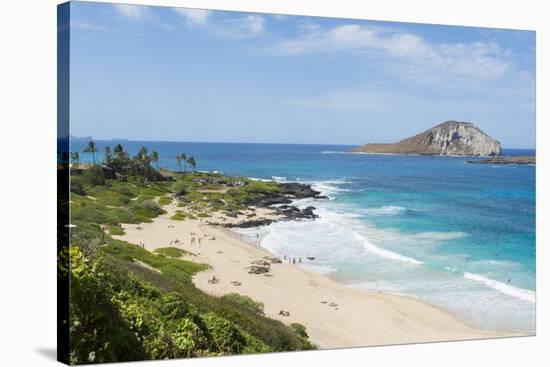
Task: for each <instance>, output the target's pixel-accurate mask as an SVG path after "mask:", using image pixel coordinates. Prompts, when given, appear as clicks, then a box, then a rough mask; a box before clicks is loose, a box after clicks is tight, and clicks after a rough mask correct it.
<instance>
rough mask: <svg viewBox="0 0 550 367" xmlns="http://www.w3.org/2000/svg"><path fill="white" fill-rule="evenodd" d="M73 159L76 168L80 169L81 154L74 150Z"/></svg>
mask: <svg viewBox="0 0 550 367" xmlns="http://www.w3.org/2000/svg"><path fill="white" fill-rule="evenodd" d="M71 161H73V164H75V167H74V168H75V169H78V166H80V154H79V153H78V152H72V153H71Z"/></svg>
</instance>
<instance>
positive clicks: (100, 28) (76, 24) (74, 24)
mask: <svg viewBox="0 0 550 367" xmlns="http://www.w3.org/2000/svg"><path fill="white" fill-rule="evenodd" d="M71 27H72V28H76V29H80V30H83V31H106V30H107V28H105V27H103V26H101V25H96V24H90V23H85V22H77V21H76V20H71Z"/></svg>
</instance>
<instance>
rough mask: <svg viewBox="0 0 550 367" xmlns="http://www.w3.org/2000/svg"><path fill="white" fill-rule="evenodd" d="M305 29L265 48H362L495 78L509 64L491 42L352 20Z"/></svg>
mask: <svg viewBox="0 0 550 367" xmlns="http://www.w3.org/2000/svg"><path fill="white" fill-rule="evenodd" d="M306 31H307V32H306V33H305V34H304V35H303V36H301V37H298V38H294V39H284V40H281V41H279V42H277V43H276V44H274V45H272V46H271V47H270V49H269V50H268V52H269V53H272V54H282V55H300V54H315V53H326V52H341V51H352V52H355V53H361V52H365V53H371V54H374V55H375V56H378V57H387V58H388V57H389V58H390V59H395V60H400V61H403V60H404V61H405V63H406V64H407V65H409V66H410V65H412V66H414V67H415V68H416V69H418V68H421V69H424V71H426V70H429V72H430V73H451V74H455V75H458V76H467V77H475V78H481V79H495V78H498V77H499V76H501V75H502V74H503V73H504V72H506V71H507V70H508V69H509V68H510V62H509V56H510V53H509V52H508V51H507V50H503V49H502V48H501V47H500V46H499V45H498V44H496V43H493V42H473V43H456V44H444V43H439V44H438V43H430V42H428V41H427V40H426V39H424V38H423V37H421V36H418V35H415V34H413V33H406V32H396V31H388V30H384V29H383V28H379V27H368V26H361V25H356V24H350V25H343V26H337V27H333V28H330V29H315V28H314V29H310V30H309V31H308V30H307V29H306Z"/></svg>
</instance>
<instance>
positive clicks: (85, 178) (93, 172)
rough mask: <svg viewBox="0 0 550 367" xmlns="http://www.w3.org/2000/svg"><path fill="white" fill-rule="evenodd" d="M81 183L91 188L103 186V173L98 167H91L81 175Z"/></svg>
mask: <svg viewBox="0 0 550 367" xmlns="http://www.w3.org/2000/svg"><path fill="white" fill-rule="evenodd" d="M81 177H82V183H84V184H88V185H91V186H97V185H105V173H103V168H101V167H100V166H92V167H90V168H89V169H87V170H84V172H83V173H82V176H81Z"/></svg>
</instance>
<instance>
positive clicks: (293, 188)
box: [279, 182, 328, 199]
mask: <svg viewBox="0 0 550 367" xmlns="http://www.w3.org/2000/svg"><path fill="white" fill-rule="evenodd" d="M279 192H280V193H282V194H284V195H287V196H290V197H292V198H294V199H305V198H314V199H328V198H327V197H326V196H324V195H321V192H320V191H317V190H313V189H312V188H311V185H306V184H301V183H298V182H288V183H282V184H280V190H279Z"/></svg>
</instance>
